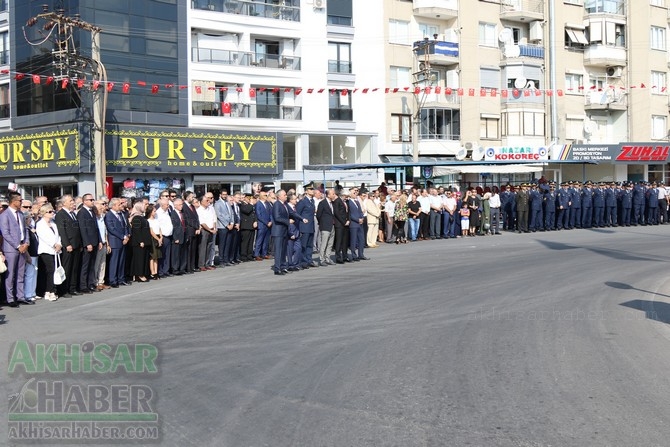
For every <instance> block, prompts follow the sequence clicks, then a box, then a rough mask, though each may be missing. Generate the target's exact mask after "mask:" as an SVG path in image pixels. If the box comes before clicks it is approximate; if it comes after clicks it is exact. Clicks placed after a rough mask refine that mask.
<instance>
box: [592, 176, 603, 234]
mask: <svg viewBox="0 0 670 447" xmlns="http://www.w3.org/2000/svg"><path fill="white" fill-rule="evenodd" d="M602 186H603V184H602V182H601V183H596V185H595V188H593V226H594V227H596V228H598V227H600V228H602V227H604V226H605V218H604V215H605V194H604V191H603V189H602Z"/></svg>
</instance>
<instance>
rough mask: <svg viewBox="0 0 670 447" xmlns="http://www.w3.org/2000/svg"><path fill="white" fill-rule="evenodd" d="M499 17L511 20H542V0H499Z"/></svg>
mask: <svg viewBox="0 0 670 447" xmlns="http://www.w3.org/2000/svg"><path fill="white" fill-rule="evenodd" d="M500 19H502V20H510V21H512V22H532V21H534V20H544V1H543V0H501V2H500Z"/></svg>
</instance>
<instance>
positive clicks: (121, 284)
mask: <svg viewBox="0 0 670 447" xmlns="http://www.w3.org/2000/svg"><path fill="white" fill-rule="evenodd" d="M119 285H120V286H129V285H130V284H128V283H127V282H125V281H121V282H120V283H119Z"/></svg>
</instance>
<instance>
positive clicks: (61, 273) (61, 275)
mask: <svg viewBox="0 0 670 447" xmlns="http://www.w3.org/2000/svg"><path fill="white" fill-rule="evenodd" d="M54 265H55V266H56V268H55V270H54V285H56V286H59V285H61V284H63V282H64V281H65V269H64V268H63V265H62V264H61V263H60V255H56V256H55V259H54Z"/></svg>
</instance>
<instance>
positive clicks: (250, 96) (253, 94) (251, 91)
mask: <svg viewBox="0 0 670 447" xmlns="http://www.w3.org/2000/svg"><path fill="white" fill-rule="evenodd" d="M255 97H256V89H255V88H250V89H249V98H255Z"/></svg>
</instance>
